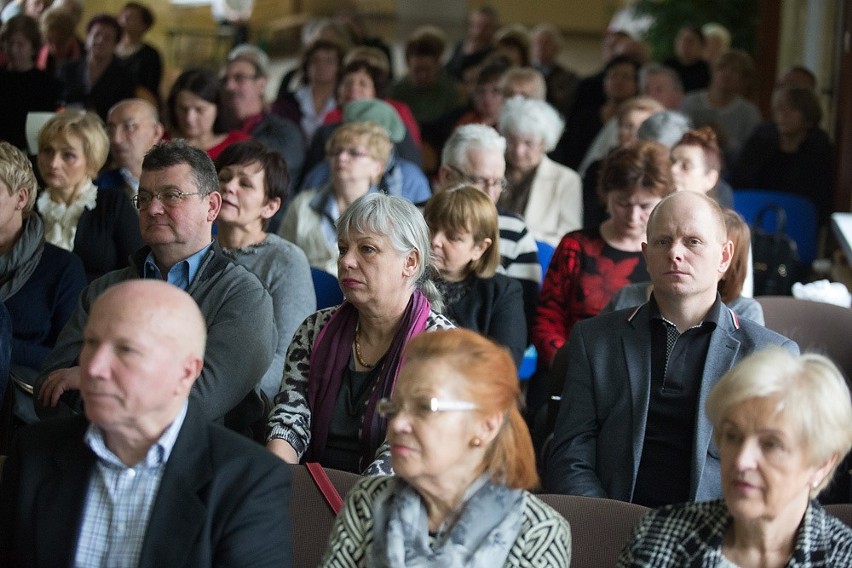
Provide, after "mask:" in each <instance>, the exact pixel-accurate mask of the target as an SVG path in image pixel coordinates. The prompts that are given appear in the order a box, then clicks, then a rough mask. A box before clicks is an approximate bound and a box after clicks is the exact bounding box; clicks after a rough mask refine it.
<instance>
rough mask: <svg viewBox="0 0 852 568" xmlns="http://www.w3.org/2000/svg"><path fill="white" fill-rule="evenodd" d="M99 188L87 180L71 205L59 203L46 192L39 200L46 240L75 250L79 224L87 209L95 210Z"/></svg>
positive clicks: (66, 248)
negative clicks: (75, 238)
mask: <svg viewBox="0 0 852 568" xmlns="http://www.w3.org/2000/svg"><path fill="white" fill-rule="evenodd" d="M97 198H98V188H97V187H95V184H93V183H92V180H91V179H87V180H86V181H85V182H84V184H83V187H82V188H81V189H80V193H79V194H78V195H77V199H75V200H74V202H73V203H71V204H70V205H66V204H65V203H64V202H63V203H57V202H56V201H54V200H53V199H51V198H50V191H49V190H48V191H45V192H44V193H42V194H41V196H40V197H39V198H38V212H39V214H40V215H41V218H42V220H43V221H44V239H45V240H46V241H47V242H49V243H51V244H53V245H56V246H58V247H60V248H63V249H65V250H68V251H73V250H74V237H76V236H77V223H79V222H80V216H81V215H82V214H83V211H84V210H86V209H89V210H91V209H94V208H95V205H96V204H97Z"/></svg>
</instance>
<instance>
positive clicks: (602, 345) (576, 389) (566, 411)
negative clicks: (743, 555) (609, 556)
mask: <svg viewBox="0 0 852 568" xmlns="http://www.w3.org/2000/svg"><path fill="white" fill-rule="evenodd" d="M650 312H651V310H650V308H649V305H648V304H647V303H646V304H644V305H642V306H639V307H638V308H630V309H627V310H619V311H617V312H612V313H609V314H605V315H601V316H598V317H594V318H590V319H588V320H585V321H581V322H579V323H577V325H575V326H574V329H573V330H572V332H571V339H570V341H569V342H568V347H567V348H568V376H567V378H566V380H565V388H564V390H563V392H562V403H561V406H560V408H559V414H558V416H557V419H556V428H555V431H554V435H553V441H552V443H551V445H550V448H549V452H548V456H547V459H546V462H545V476H544V477H545V489H546V490H547V492H548V493H565V494H571V495H587V496H593V497H607V498H610V499H618V500H620V501H631V500H632V499H633V490H634V486H635V483H636V474H637V471H638V469H639V462H640V458H641V456H642V445H643V443H644V439H645V425H646V421H647V418H648V404H649V399H650V391H651V333H650V327H649V326H650ZM769 345H780V346H782V347H783V348H785V349H788V350H790V351H791V352H794V353H798V352H799V347H798V346H797V345H796V343H794V342H793V341H791V340H789V339H787V338H786V337H784V336H782V335H779V334H777V333H775V332H774V331H770V330H768V329H766V328H764V327H762V326H760V325H758V324H756V323H754V322H752V321H750V320H746V319H742V320H739V319H738V318H737V317H736V314H734V312H732V311H731V310H730V309H728V308H727V307H723V313H722V315H721V317H720V318H719V325H718V326H717V328H716V329H715V330H714V331H713V333H712V335H711V338H710V346H709V348H708V351H707V360H706V362H705V364H704V374H703V375H702V377H701V387H700V391H699V395H698V409H700V411H699V412H698V413H697V415H696V417H695V441H694V443H693V450H692V459H691V462H692V463H691V468H690V470H691V479H690V500H693V501H707V500H710V499H719V498H721V496H722V490H721V482H720V476H719V453H718V449H717V448H716V445H715V444H713V443H712V440H711V433H712V430H713V429H712V427H711V425H710V422H709V421H708V420H707V417H706V415H705V413H704V404H705V402H706V401H707V395H708V394H709V392H710V389H711V388H712V387H713V385H714V384H716V382H717V381H718V380H719V379H720V378H721V377H722V375H724V374H725V373H726V372H727V371H728V370H729V369H730V368H731V367H733V366H734V365H735V364H736V363H738V362H739V361H740V360H741V359H743V358H744V357H746V356H747V355H749V354H750V353H752V352H753V351H756V350H759V349H761V348H763V347H766V346H769ZM664 482H665V481H664V480H661V483H664Z"/></svg>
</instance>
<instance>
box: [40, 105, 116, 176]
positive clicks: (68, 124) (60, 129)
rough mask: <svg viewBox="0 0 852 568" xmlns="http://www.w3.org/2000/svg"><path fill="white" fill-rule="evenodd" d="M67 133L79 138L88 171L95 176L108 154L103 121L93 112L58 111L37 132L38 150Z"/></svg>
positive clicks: (107, 142) (107, 140)
mask: <svg viewBox="0 0 852 568" xmlns="http://www.w3.org/2000/svg"><path fill="white" fill-rule="evenodd" d="M69 135H72V136H76V137H77V138H78V139H79V140H80V144H81V145H82V146H83V154H84V156H85V157H86V167H87V168H88V173H89V175H90V176H91V177H95V175H97V173H98V171H100V169H101V168H102V167H103V165H104V164H105V163H106V160H107V155H108V154H109V138H108V137H107V133H106V129H105V128H104V123H103V121H102V120H101V119H100V117H99V116H98V115H96V114H95V113H93V112H88V111H85V110H70V109H69V110H65V111H63V112H60V113H58V114H56V115H55V116H54V117H53V118H51V119H50V120H48V121H47V122H46V123H45V125H44V127H43V128H42V129H41V132H39V135H38V148H39V151H41V149H42V148H43V147H44V146H46V145H48V144H49V143H51V142H52V141H53V140H55V139H57V138H62V139H64V140H67V139H68V136H69Z"/></svg>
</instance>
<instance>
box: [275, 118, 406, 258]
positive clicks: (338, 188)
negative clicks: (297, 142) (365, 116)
mask: <svg viewBox="0 0 852 568" xmlns="http://www.w3.org/2000/svg"><path fill="white" fill-rule="evenodd" d="M392 149H393V144H392V142H391V140H390V137H389V136H388V133H387V130H385V129H384V128H383V127H381V126H379V125H378V124H376V123H373V122H351V123H347V124H344V125H342V126H340V127H339V128H338V129H337V130H335V131H334V133H333V134H332V136H331V138H329V140H328V142H327V143H326V145H325V152H326V157H327V159H328V162H329V167H330V169H331V180H330V181H329V182H328V183H326V184H325V185H323V186H322V187H318V188H313V189H310V190H307V191H303V192H301V193H299V195H297V196H296V198H295V199H293V202H292V203H291V204H290V206H289V208H288V209H287V213H286V214H285V215H284V219H283V220H282V221H281V227H280V229H279V230H278V234H279V235H281V236H282V237H284V238H285V239H287V240H288V241H290V242H291V243H294V244H296V245H298V246H299V247H301V248H302V250H304V251H305V254H306V255H307V256H308V262H309V263H310V265H311V266H314V267H316V268H319V269H321V270H324V271H326V272H328V273H330V274H337V235H336V234H335V223H336V221H337V219H338V218H339V217H340V216H341V215H342V214H343V213H344V212H345V211H346V209H347V208H348V207H349V206H350V205H351V204H352V203H353V202H354V201H355V200H356V199H358V198H359V197H361V196H362V195H366V194H367V193H369V192H375V191H377V187H376V184H377V182H378V181H379V179H380V178H381V176H382V172H384V170H385V165H386V164H387V162H388V159H390V156H391V150H392Z"/></svg>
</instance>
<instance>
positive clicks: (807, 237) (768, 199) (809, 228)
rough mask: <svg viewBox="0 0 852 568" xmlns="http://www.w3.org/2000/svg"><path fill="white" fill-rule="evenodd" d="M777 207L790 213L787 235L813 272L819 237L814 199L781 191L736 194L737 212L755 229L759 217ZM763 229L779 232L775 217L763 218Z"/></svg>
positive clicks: (766, 216)
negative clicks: (755, 221) (770, 206)
mask: <svg viewBox="0 0 852 568" xmlns="http://www.w3.org/2000/svg"><path fill="white" fill-rule="evenodd" d="M771 203H774V204H776V205H779V206H780V207H781V208H782V209H784V211H785V212H786V213H787V226H786V229H785V232H786V233H787V234H788V235H789V236H790V237H791V238H792V239H793V240H794V241H796V246H797V247H798V249H799V259H800V260H801V261H802V264H803V265H804V266H805V269H806V270H807V269H809V267H810V265H811V263H812V262H813V261H814V259H815V258H816V255H817V236H818V232H819V223H818V221H817V210H816V206H815V205H814V204H813V202H812V201H811V200H810V199H807V198H806V197H801V196H798V195H793V194H791V193H782V192H780V191H765V190H760V189H738V190H735V191H734V209H736V211H737V213H739V214H740V215H742V216H743V218H744V219H745V220H746V222H747V223H748V224H749V225H751V224H752V223H753V222H754V220H755V217H757V213H758V212H759V211H760V210H761V208H763V207H764V206H766V205H769V204H771ZM763 228H764V229H765V230H767V231H774V230H775V213H768V214H766V215H764V218H763Z"/></svg>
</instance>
